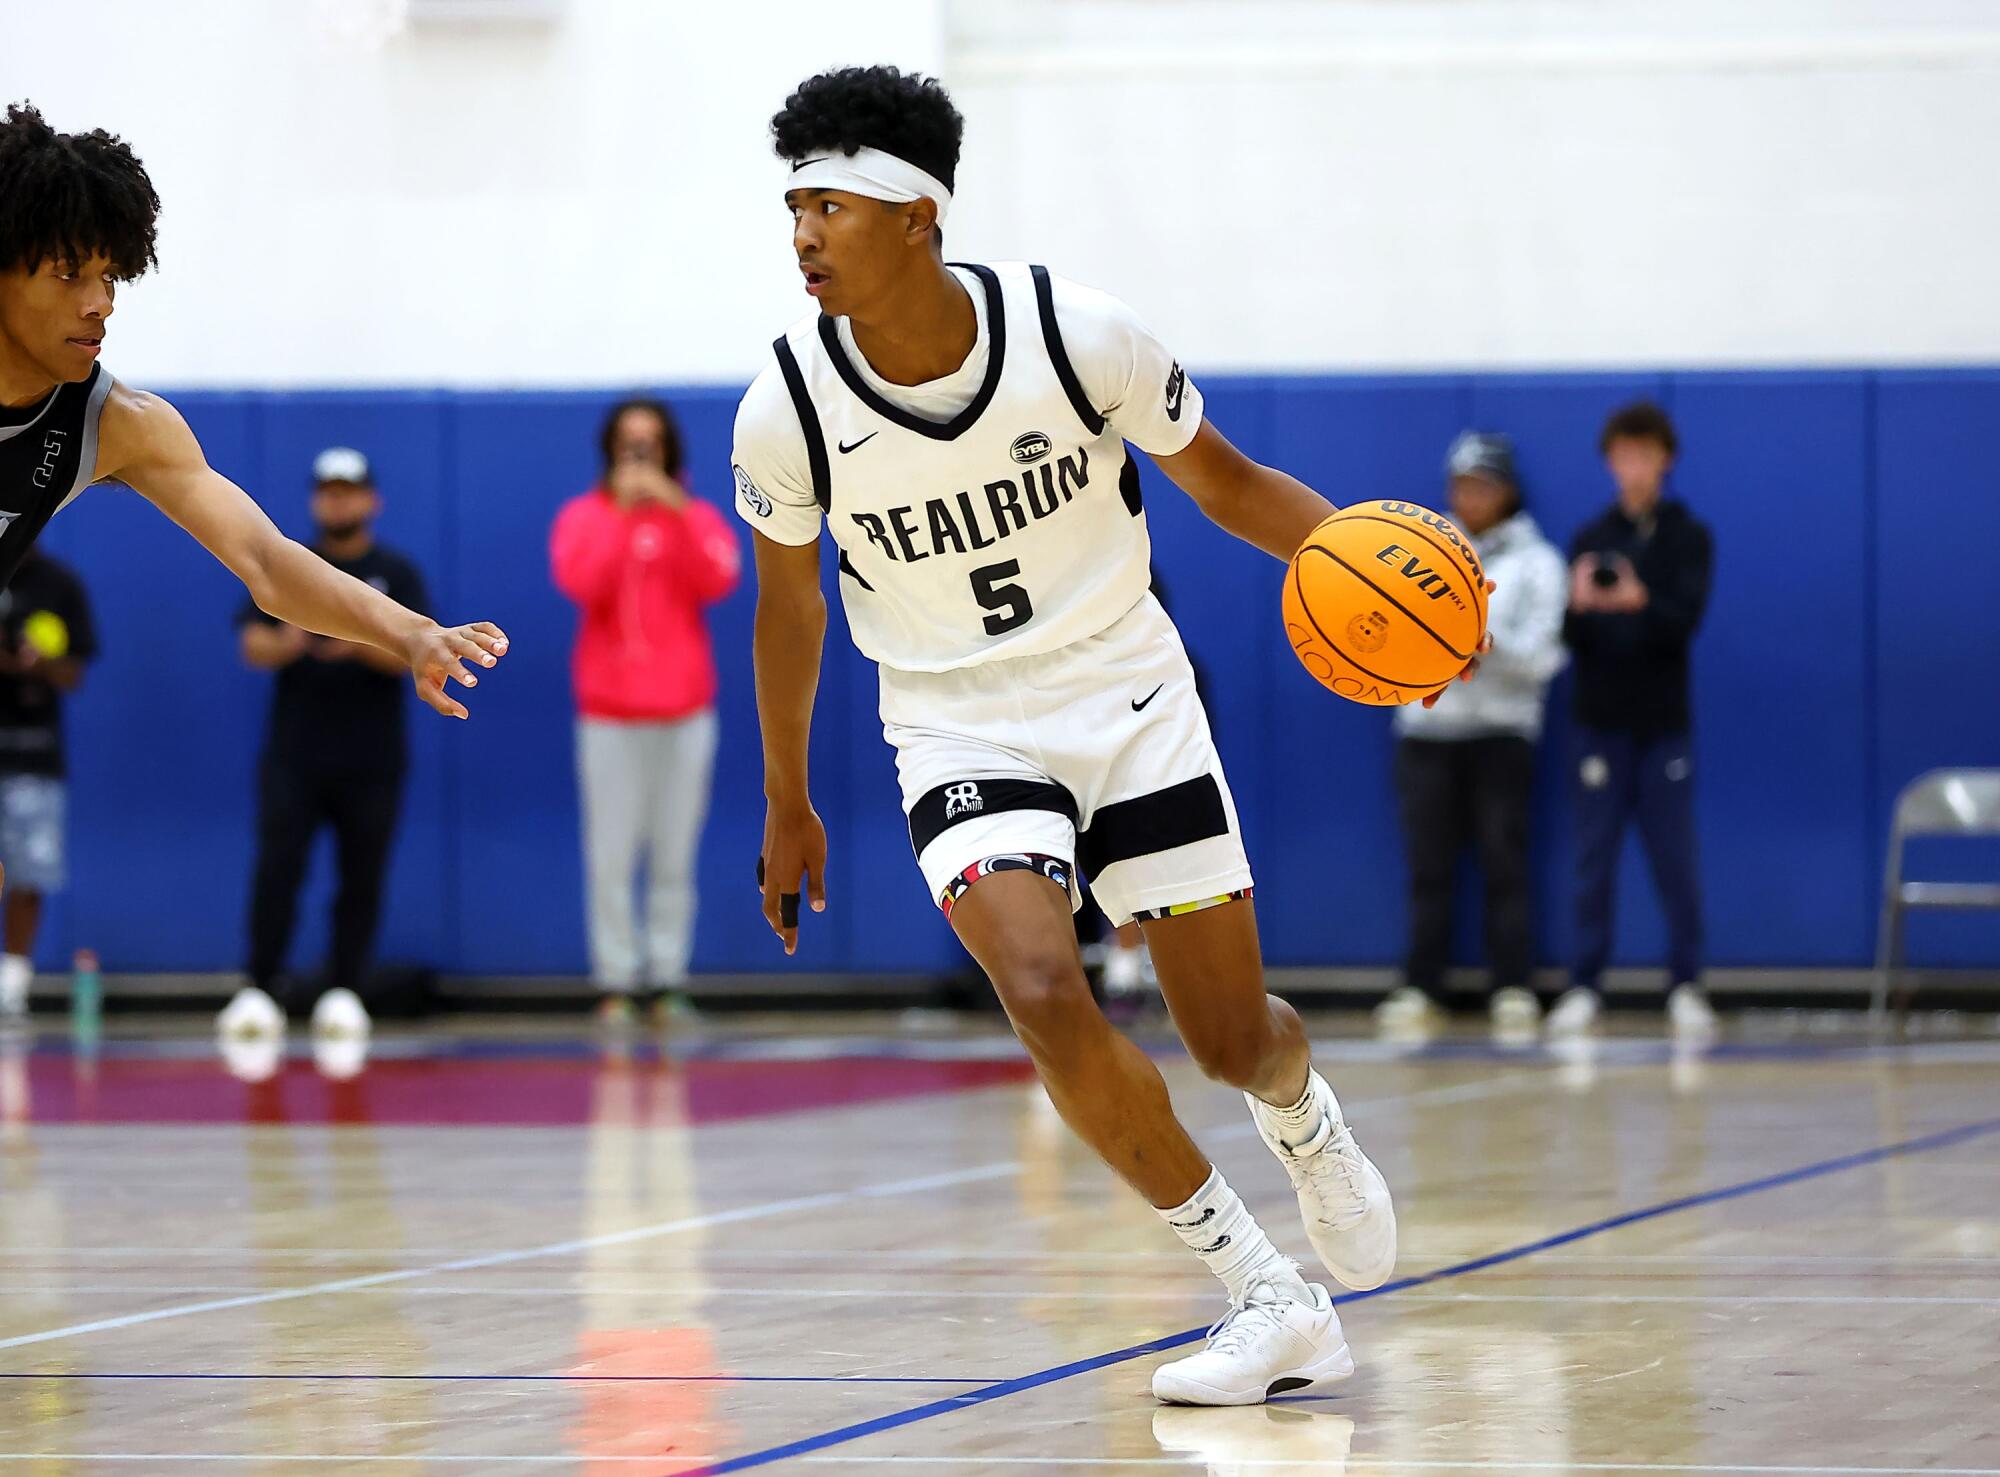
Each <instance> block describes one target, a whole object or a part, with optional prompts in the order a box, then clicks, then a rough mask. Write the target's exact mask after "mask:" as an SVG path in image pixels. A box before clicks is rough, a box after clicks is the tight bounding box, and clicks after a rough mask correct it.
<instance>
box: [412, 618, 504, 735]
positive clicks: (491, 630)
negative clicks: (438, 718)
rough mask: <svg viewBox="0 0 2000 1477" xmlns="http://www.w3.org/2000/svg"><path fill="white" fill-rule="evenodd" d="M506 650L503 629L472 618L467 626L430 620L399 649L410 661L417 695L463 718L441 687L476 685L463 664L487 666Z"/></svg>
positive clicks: (449, 714) (460, 709) (460, 708)
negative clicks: (439, 623) (401, 649)
mask: <svg viewBox="0 0 2000 1477" xmlns="http://www.w3.org/2000/svg"><path fill="white" fill-rule="evenodd" d="M506 654H507V633H506V632H504V631H502V630H501V629H500V628H499V627H498V626H496V625H494V624H493V622H491V621H474V622H473V623H472V624H471V625H469V626H440V625H438V624H437V623H436V622H435V621H433V622H431V623H430V624H429V625H428V626H426V627H423V628H420V629H419V630H418V631H417V633H416V634H415V635H414V636H412V637H411V638H410V639H409V641H408V643H407V644H406V645H405V646H404V648H403V651H402V653H401V655H402V657H403V660H404V661H406V662H408V663H409V664H410V675H411V677H412V678H414V679H415V681H416V684H417V696H418V697H420V698H422V699H423V700H424V701H425V702H427V703H429V704H430V705H431V706H432V707H433V708H436V709H437V710H438V711H439V712H440V713H442V714H444V715H445V717H447V718H463V717H465V716H466V712H465V708H464V705H463V704H461V703H459V702H458V701H457V700H455V699H454V698H453V697H452V696H451V694H450V693H448V692H446V691H445V687H444V685H445V683H446V682H447V681H451V682H456V683H457V684H458V685H459V686H461V687H477V686H478V685H479V678H478V677H476V676H475V675H473V673H472V672H471V671H470V670H469V669H468V668H467V667H466V665H465V664H466V663H467V662H471V663H472V664H473V666H477V667H490V666H492V665H493V664H494V663H495V662H497V661H499V660H500V658H501V657H503V656H505V655H506Z"/></svg>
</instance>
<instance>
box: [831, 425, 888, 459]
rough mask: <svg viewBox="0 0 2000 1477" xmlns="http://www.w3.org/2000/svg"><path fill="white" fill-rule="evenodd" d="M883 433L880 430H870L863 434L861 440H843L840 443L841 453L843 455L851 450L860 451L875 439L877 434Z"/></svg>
mask: <svg viewBox="0 0 2000 1477" xmlns="http://www.w3.org/2000/svg"><path fill="white" fill-rule="evenodd" d="M881 434H882V433H881V432H880V431H870V432H869V433H868V434H867V435H866V436H863V437H862V438H861V439H860V440H859V441H843V442H841V443H840V454H841V455H842V456H846V455H847V453H848V452H850V451H859V450H860V449H861V448H862V447H864V446H866V445H867V444H868V443H869V442H870V441H873V440H874V439H875V438H876V437H877V436H879V435H881Z"/></svg>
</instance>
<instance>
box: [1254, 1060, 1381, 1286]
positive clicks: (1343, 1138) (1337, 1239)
mask: <svg viewBox="0 0 2000 1477" xmlns="http://www.w3.org/2000/svg"><path fill="white" fill-rule="evenodd" d="M1307 1081H1308V1082H1309V1083H1310V1084H1311V1086H1312V1090H1313V1092H1314V1094H1315V1095H1316V1096H1317V1097H1318V1098H1319V1106H1320V1125H1319V1132H1318V1133H1316V1134H1314V1135H1313V1137H1312V1138H1311V1139H1310V1140H1308V1141H1307V1142H1306V1143H1304V1144H1301V1145H1300V1146H1299V1147H1298V1148H1296V1149H1288V1148H1286V1147H1285V1141H1284V1139H1282V1138H1280V1137H1279V1135H1278V1125H1277V1119H1276V1116H1275V1114H1274V1112H1273V1110H1272V1108H1271V1107H1270V1105H1269V1104H1267V1103H1265V1102H1263V1101H1261V1100H1260V1099H1258V1098H1255V1097H1252V1096H1251V1095H1250V1094H1249V1093H1247V1092H1246V1093H1244V1094H1243V1096H1244V1098H1245V1100H1246V1101H1248V1102H1249V1104H1250V1117H1251V1120H1252V1121H1253V1122H1254V1123H1256V1125H1257V1132H1258V1133H1259V1134H1260V1135H1262V1137H1263V1140H1264V1143H1265V1144H1266V1145H1267V1146H1268V1147H1269V1148H1270V1150H1271V1152H1272V1153H1273V1154H1276V1155H1277V1156H1278V1162H1279V1163H1280V1164H1282V1165H1284V1166H1285V1174H1286V1176H1287V1178H1289V1179H1290V1180H1291V1182H1292V1189H1293V1190H1295V1191H1297V1192H1298V1197H1299V1214H1300V1215H1301V1216H1302V1217H1303V1218H1304V1220H1305V1223H1306V1239H1307V1240H1309V1241H1311V1242H1312V1247H1313V1250H1314V1251H1316V1252H1318V1253H1319V1259H1320V1261H1322V1262H1323V1263H1325V1265H1326V1269H1327V1271H1329V1272H1331V1273H1333V1275H1334V1277H1335V1278H1336V1279H1337V1280H1338V1281H1339V1282H1340V1283H1341V1285H1342V1286H1345V1287H1351V1288H1353V1289H1354V1290H1355V1291H1356V1292H1366V1291H1368V1290H1369V1289H1370V1288H1373V1287H1380V1286H1381V1285H1382V1284H1383V1283H1384V1282H1387V1281H1388V1280H1389V1274H1390V1273H1391V1272H1393V1271H1395V1270H1396V1207H1395V1205H1394V1203H1393V1202H1392V1201H1391V1200H1390V1198H1389V1185H1388V1182H1387V1181H1386V1180H1384V1179H1383V1178H1382V1171H1381V1170H1379V1169H1377V1168H1376V1167H1375V1166H1374V1164H1373V1163H1371V1162H1370V1161H1369V1158H1368V1156H1367V1155H1366V1154H1364V1153H1362V1152H1361V1146H1360V1145H1359V1144H1357V1143H1355V1142H1354V1131H1353V1130H1352V1129H1350V1128H1349V1127H1348V1126H1347V1121H1346V1120H1345V1119H1344V1118H1342V1117H1341V1115H1340V1100H1339V1099H1338V1098H1336V1097H1335V1096H1334V1095H1333V1089H1332V1088H1331V1087H1328V1086H1327V1085H1326V1079H1325V1078H1324V1077H1322V1076H1320V1074H1319V1073H1318V1072H1314V1073H1312V1074H1311V1075H1310V1076H1309V1077H1308V1078H1307Z"/></svg>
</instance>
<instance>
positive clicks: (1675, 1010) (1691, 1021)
mask: <svg viewBox="0 0 2000 1477" xmlns="http://www.w3.org/2000/svg"><path fill="white" fill-rule="evenodd" d="M1667 1022H1668V1024H1669V1025H1671V1026H1672V1027H1673V1032H1674V1034H1675V1035H1676V1036H1713V1035H1714V1034H1715V1032H1716V1019H1715V1007H1714V1006H1713V1005H1710V1004H1709V1003H1708V992H1707V991H1705V990H1704V989H1702V987H1701V986H1700V985H1675V986H1674V987H1673V989H1671V990H1670V991H1668V992H1667Z"/></svg>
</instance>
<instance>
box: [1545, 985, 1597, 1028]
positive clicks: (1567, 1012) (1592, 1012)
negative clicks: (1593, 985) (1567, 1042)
mask: <svg viewBox="0 0 2000 1477" xmlns="http://www.w3.org/2000/svg"><path fill="white" fill-rule="evenodd" d="M1603 1004H1604V1002H1603V1001H1601V1000H1599V999H1598V998H1597V991H1595V990H1586V989H1584V988H1583V987H1582V986H1581V985H1579V986H1576V987H1575V988H1573V989H1569V990H1565V991H1563V996H1562V999H1560V1000H1558V1001H1557V1002H1556V1008H1555V1009H1554V1010H1552V1011H1550V1012H1549V1018H1548V1027H1547V1029H1548V1033H1549V1035H1550V1036H1551V1037H1552V1038H1554V1039H1557V1040H1561V1039H1563V1038H1565V1037H1576V1036H1587V1035H1589V1034H1590V1032H1591V1031H1592V1030H1593V1029H1595V1027H1596V1025H1597V1013H1598V1011H1599V1010H1601V1009H1602V1008H1603Z"/></svg>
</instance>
